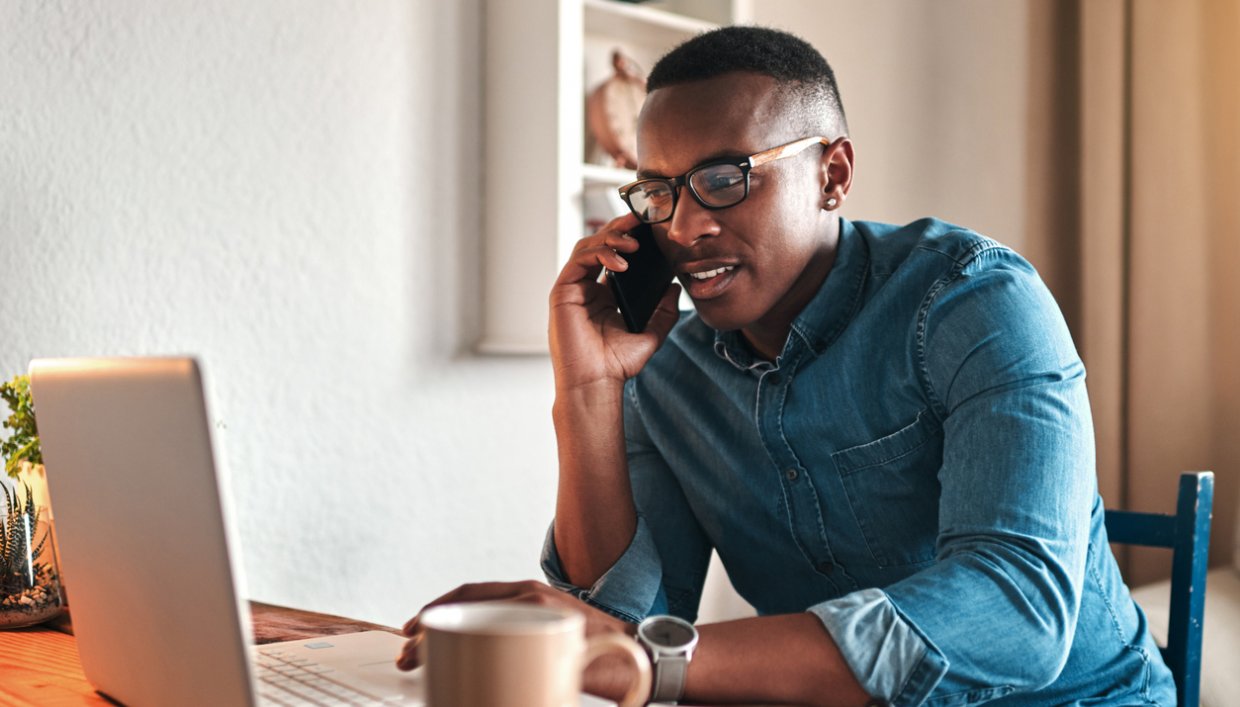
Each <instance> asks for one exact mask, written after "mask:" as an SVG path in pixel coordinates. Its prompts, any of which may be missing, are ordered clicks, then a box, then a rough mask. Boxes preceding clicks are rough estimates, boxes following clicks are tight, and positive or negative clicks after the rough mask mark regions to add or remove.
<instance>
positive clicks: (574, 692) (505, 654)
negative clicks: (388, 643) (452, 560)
mask: <svg viewBox="0 0 1240 707" xmlns="http://www.w3.org/2000/svg"><path fill="white" fill-rule="evenodd" d="M421 623H422V627H423V629H424V630H425V632H426V634H425V638H424V639H423V641H422V643H421V644H420V645H419V646H418V650H419V651H420V652H421V662H422V664H423V665H424V666H425V681H426V697H427V704H428V705H430V707H478V705H488V706H490V707H531V706H533V705H536V706H538V707H544V706H545V707H576V706H577V705H579V704H580V701H581V674H582V671H584V670H585V668H586V666H587V665H589V664H590V661H592V660H594V659H595V658H597V657H599V656H601V655H603V654H604V653H610V652H616V653H621V654H623V655H625V656H627V657H628V658H629V660H630V661H632V663H633V666H634V668H635V670H634V672H635V676H636V677H635V679H634V680H633V682H632V684H631V685H630V686H629V691H628V693H627V694H626V695H625V696H624V699H623V700H621V702H620V705H621V707H629V706H631V705H633V706H635V705H642V704H645V700H646V698H647V696H649V694H650V661H649V659H648V658H647V657H646V653H645V651H643V650H642V649H641V648H640V647H638V645H637V643H636V642H635V641H633V639H631V638H629V637H628V636H624V635H621V634H607V635H602V636H594V637H591V638H590V639H588V640H587V639H586V636H585V617H584V616H582V615H581V614H579V613H577V612H575V611H571V610H569V609H567V608H557V607H548V606H537V605H533V604H522V603H518V602H508V601H492V602H478V603H473V604H445V605H442V606H436V607H433V608H430V609H427V610H426V611H425V612H423V614H422V617H421Z"/></svg>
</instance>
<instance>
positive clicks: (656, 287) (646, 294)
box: [607, 223, 673, 334]
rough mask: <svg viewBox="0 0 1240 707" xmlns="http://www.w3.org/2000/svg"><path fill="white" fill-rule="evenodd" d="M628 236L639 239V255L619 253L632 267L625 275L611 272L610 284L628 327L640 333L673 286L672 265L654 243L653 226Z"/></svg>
mask: <svg viewBox="0 0 1240 707" xmlns="http://www.w3.org/2000/svg"><path fill="white" fill-rule="evenodd" d="M629 235H630V236H632V237H633V238H635V239H637V243H638V246H639V247H638V249H637V251H636V252H633V253H621V254H620V255H621V256H622V257H623V258H624V259H625V260H627V261H628V262H629V268H628V269H627V270H624V271H623V272H612V271H611V270H608V271H607V282H608V283H610V285H611V292H612V294H613V295H615V298H616V306H617V307H619V308H620V315H621V316H622V317H624V325H625V327H627V328H628V330H629V331H631V332H633V333H634V334H640V333H641V332H642V331H644V330H645V329H646V322H649V321H650V316H651V315H652V314H654V310H655V308H656V307H658V306H659V300H661V299H663V294H664V293H665V292H667V288H668V287H669V286H670V285H671V284H672V274H673V273H672V264H671V263H669V262H667V258H664V257H663V251H661V250H659V246H658V244H656V243H655V242H654V229H653V228H652V227H651V226H650V224H648V223H642V224H638V225H637V228H634V229H633V230H632V231H629Z"/></svg>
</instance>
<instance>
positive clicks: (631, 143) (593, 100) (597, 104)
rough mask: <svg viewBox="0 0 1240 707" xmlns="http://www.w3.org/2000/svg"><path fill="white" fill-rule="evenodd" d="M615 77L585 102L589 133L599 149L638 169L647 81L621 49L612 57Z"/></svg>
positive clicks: (608, 80) (617, 160)
mask: <svg viewBox="0 0 1240 707" xmlns="http://www.w3.org/2000/svg"><path fill="white" fill-rule="evenodd" d="M611 65H612V68H613V70H614V71H615V74H614V75H613V76H612V77H611V78H609V79H607V80H606V81H604V82H603V83H601V84H599V86H598V87H597V88H595V89H594V90H593V91H591V92H590V95H589V97H587V98H586V129H587V131H588V134H589V135H590V136H591V137H592V138H593V139H594V142H595V144H596V145H598V147H599V148H601V149H602V150H603V152H605V153H606V154H607V155H609V156H610V157H611V159H612V160H614V162H615V164H616V165H617V166H620V167H625V168H628V169H636V168H637V114H638V112H640V111H641V107H642V101H644V100H646V78H645V77H644V76H642V75H641V69H640V68H639V67H638V66H637V62H635V61H633V60H632V59H630V58H629V57H627V56H625V55H624V53H623V52H621V51H620V50H619V49H615V50H613V51H612V53H611Z"/></svg>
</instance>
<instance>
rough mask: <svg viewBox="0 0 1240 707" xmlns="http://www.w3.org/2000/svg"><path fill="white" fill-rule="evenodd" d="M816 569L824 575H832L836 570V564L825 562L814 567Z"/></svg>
mask: <svg viewBox="0 0 1240 707" xmlns="http://www.w3.org/2000/svg"><path fill="white" fill-rule="evenodd" d="M814 569H816V570H818V571H819V572H821V573H822V574H831V570H833V569H835V564H834V563H831V562H827V561H826V560H823V561H822V562H819V563H818V564H816V565H814Z"/></svg>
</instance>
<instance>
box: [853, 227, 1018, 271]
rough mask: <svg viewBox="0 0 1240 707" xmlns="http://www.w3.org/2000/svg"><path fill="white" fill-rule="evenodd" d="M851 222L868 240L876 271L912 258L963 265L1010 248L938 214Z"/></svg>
mask: <svg viewBox="0 0 1240 707" xmlns="http://www.w3.org/2000/svg"><path fill="white" fill-rule="evenodd" d="M851 224H852V226H853V227H854V228H855V229H856V230H857V233H858V234H859V235H860V236H861V238H862V239H863V240H864V241H865V243H866V246H867V250H868V251H869V255H870V262H871V271H872V272H874V273H875V274H879V275H882V274H885V273H891V272H894V271H895V270H896V269H898V268H900V267H901V266H903V265H905V264H906V263H907V261H908V260H909V259H910V258H913V257H914V256H917V255H924V256H926V257H925V260H926V261H929V262H931V263H935V262H937V263H939V264H941V265H942V266H947V267H961V266H964V265H965V264H967V263H969V262H970V261H972V260H973V259H975V258H976V257H977V255H978V254H979V253H982V252H985V251H988V250H993V249H997V250H1002V251H1009V252H1010V249H1008V248H1007V247H1006V246H1004V245H1002V244H1001V243H999V242H998V241H996V240H994V239H993V238H990V237H988V236H984V235H982V234H980V233H978V232H977V231H974V230H972V229H970V228H966V227H964V226H957V225H956V224H953V223H949V222H947V221H943V220H942V219H937V218H931V217H927V218H922V219H918V220H916V221H912V222H910V223H906V224H903V225H896V224H889V223H878V222H874V221H853V222H851Z"/></svg>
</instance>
